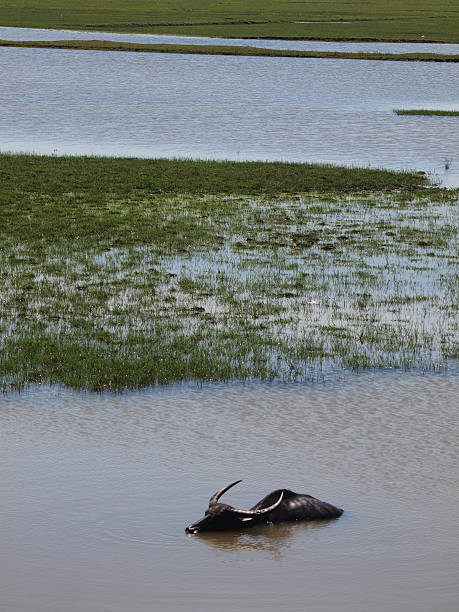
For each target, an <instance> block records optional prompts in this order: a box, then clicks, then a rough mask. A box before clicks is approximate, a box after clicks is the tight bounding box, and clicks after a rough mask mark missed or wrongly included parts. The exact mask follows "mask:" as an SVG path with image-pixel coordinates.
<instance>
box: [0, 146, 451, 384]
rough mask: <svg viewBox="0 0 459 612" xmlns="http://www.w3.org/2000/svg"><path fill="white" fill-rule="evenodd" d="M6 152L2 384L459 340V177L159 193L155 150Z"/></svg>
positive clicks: (212, 372)
mask: <svg viewBox="0 0 459 612" xmlns="http://www.w3.org/2000/svg"><path fill="white" fill-rule="evenodd" d="M1 159H2V161H3V163H2V164H0V169H1V172H2V177H4V178H5V177H6V178H9V180H6V181H2V186H1V189H0V220H1V223H0V228H1V229H0V281H1V282H0V287H1V289H0V348H1V352H0V380H1V384H2V386H3V388H4V389H9V388H16V387H19V388H20V387H22V386H23V385H24V384H28V383H31V382H53V383H63V384H66V385H69V386H72V387H74V388H85V389H95V390H102V389H113V390H120V389H124V388H136V387H142V386H148V385H153V384H157V383H168V382H173V381H180V380H189V379H198V380H217V379H218V380H227V379H232V378H254V377H255V378H260V379H273V378H277V379H282V380H304V379H311V378H317V377H320V376H323V375H324V374H326V373H327V372H331V371H333V370H336V369H338V370H339V369H341V368H348V367H352V368H367V367H416V368H439V367H446V364H447V363H448V360H449V359H450V358H452V357H453V356H454V355H455V354H456V351H457V339H456V337H455V333H456V327H455V325H456V323H455V321H456V316H457V306H456V305H457V295H456V292H457V285H456V282H455V278H456V277H455V274H456V270H457V252H456V249H455V244H456V240H457V228H456V223H455V214H457V197H458V194H457V192H453V191H446V190H424V191H416V190H412V191H406V190H405V191H398V190H395V191H393V192H387V193H384V192H378V193H372V194H367V193H365V192H360V193H359V192H357V191H355V192H354V193H352V194H347V195H346V194H345V193H342V194H339V193H336V192H335V193H329V194H326V193H322V194H320V193H317V192H310V193H302V194H298V193H296V194H285V195H281V194H278V195H275V194H270V195H267V194H265V195H262V194H255V195H242V194H241V193H239V195H225V193H224V192H223V193H216V194H205V193H201V194H196V193H195V194H193V193H188V194H180V193H164V192H163V193H161V191H160V190H155V189H154V188H153V187H154V173H152V175H147V174H145V181H144V182H143V183H142V182H141V181H139V180H138V178H139V176H140V175H142V173H143V172H144V171H145V168H146V167H148V165H147V166H145V164H146V161H147V160H102V161H101V164H102V166H99V165H98V163H97V162H94V165H91V161H92V160H91V159H88V160H86V161H84V160H82V159H75V160H72V159H70V158H62V159H60V158H54V162H55V165H54V166H53V171H54V172H55V173H56V176H54V175H53V172H52V171H49V172H47V171H45V169H44V168H46V167H47V166H46V164H47V163H49V164H51V163H52V160H51V159H50V158H45V159H44V160H43V159H40V158H36V157H33V156H2V157H1ZM15 161H16V162H18V161H19V162H20V163H16V164H15V163H13V162H15ZM73 162H75V164H76V167H73V166H72V164H73ZM111 163H112V164H113V165H114V167H115V168H122V167H123V164H124V163H125V164H126V166H127V167H129V168H130V170H129V171H128V168H127V167H126V168H124V171H125V172H124V174H123V173H122V172H121V173H120V174H119V175H117V176H118V179H119V182H118V183H117V181H116V180H111V178H113V176H114V175H115V173H114V172H113V169H112V172H113V176H111V174H110V172H108V176H105V175H104V174H103V173H99V171H100V169H101V167H105V168H106V169H108V168H109V167H110V164H111ZM162 163H164V164H166V162H165V160H163V161H162ZM170 163H171V165H172V166H173V165H174V164H175V163H176V162H174V161H171V162H170ZM41 164H44V165H41ZM104 164H105V166H104ZM136 164H137V166H136ZM202 165H203V167H205V164H204V163H202ZM243 166H245V164H241V169H242V167H243ZM288 166H289V165H288V164H286V165H285V171H286V172H288V171H289V170H288ZM210 167H211V168H214V166H213V164H210ZM76 168H78V169H79V170H84V168H86V170H87V172H86V175H85V173H84V172H79V171H77V172H75V174H72V172H71V170H73V171H74V170H76ZM133 168H136V170H135V171H134V170H133ZM150 168H154V165H152V166H150ZM277 171H278V174H279V175H281V174H282V172H281V167H280V166H277ZM242 174H243V173H242ZM96 177H99V178H100V184H97V181H96ZM126 177H127V178H126ZM284 178H285V177H284ZM59 179H60V180H59ZM129 180H132V183H129ZM162 180H165V179H164V177H163V179H162ZM149 181H150V182H149ZM133 185H136V186H137V188H134V187H133ZM110 187H111V188H110ZM182 187H183V185H182ZM223 187H224V182H223ZM223 187H222V184H221V183H220V182H218V185H215V190H216V191H218V188H223ZM260 191H262V189H261V187H260Z"/></svg>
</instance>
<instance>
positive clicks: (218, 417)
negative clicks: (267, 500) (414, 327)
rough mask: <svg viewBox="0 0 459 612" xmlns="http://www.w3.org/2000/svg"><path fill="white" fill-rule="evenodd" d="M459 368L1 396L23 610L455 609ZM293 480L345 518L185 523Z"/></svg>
mask: <svg viewBox="0 0 459 612" xmlns="http://www.w3.org/2000/svg"><path fill="white" fill-rule="evenodd" d="M458 382H459V381H458V378H457V376H453V375H435V374H429V375H420V374H415V373H411V374H407V373H400V372H383V373H376V374H371V373H369V374H360V375H357V374H349V375H343V377H342V379H341V380H340V381H337V382H335V383H320V384H315V385H258V384H257V385H256V384H248V385H224V384H221V385H215V386H208V387H206V386H204V387H190V386H186V387H175V388H164V389H158V390H153V391H148V392H142V393H132V394H126V395H93V394H84V393H82V394H78V393H74V392H70V391H66V390H53V389H38V390H33V391H30V392H27V393H24V394H22V395H16V394H11V395H7V396H2V397H0V442H1V443H0V465H1V467H2V496H1V497H0V541H1V542H2V546H1V548H0V592H1V593H2V598H1V599H2V604H3V606H4V609H5V610H8V612H29V611H30V612H32V611H33V612H41V611H43V612H44V611H46V612H81V610H85V611H89V612H99V611H107V610H110V611H111V612H112V611H116V610H119V611H120V612H121V610H122V611H123V612H134V611H135V612H143V611H147V610H170V611H172V610H174V611H175V610H179V609H186V610H191V611H193V610H199V611H203V610H204V611H206V610H211V609H212V610H221V611H233V610H234V611H235V610H262V609H263V610H267V611H269V610H278V609H279V607H280V606H282V608H285V609H289V610H293V611H298V612H299V611H302V610H304V609H305V605H306V603H305V602H307V607H308V609H311V610H314V611H317V612H320V611H327V612H328V611H332V610H333V611H335V610H336V611H338V610H352V611H357V612H359V611H362V612H363V611H365V612H366V611H367V610H372V611H375V612H377V611H379V610H381V611H383V610H384V611H386V610H388V609H392V610H404V611H411V610H413V611H416V612H419V611H426V612H427V611H429V612H430V611H431V610H433V609H435V610H438V611H442V612H447V611H448V612H449V611H451V612H452V611H453V610H456V609H457V607H456V605H457V597H458V594H459V593H458V586H457V579H456V572H455V568H456V567H457V561H458V554H457V546H456V541H455V534H456V519H455V516H456V514H457V508H458V501H459V500H458V489H457V475H458V473H459V472H458V460H457V453H456V452H455V430H456V428H457V420H458V419H457V410H456V407H457V393H458ZM237 478H244V479H245V481H244V482H243V483H242V484H240V485H238V486H237V487H235V488H234V489H232V490H231V491H230V492H228V493H227V494H226V495H225V498H226V501H228V502H229V503H232V504H233V505H236V506H238V507H248V506H251V505H252V504H254V503H255V502H256V501H258V500H259V499H261V497H263V496H264V495H265V494H266V493H267V492H268V491H270V490H272V489H274V488H277V487H289V488H292V489H293V490H297V491H299V492H309V493H311V494H313V495H315V496H317V497H319V498H321V499H324V500H326V501H329V502H331V503H335V504H336V505H339V506H342V507H343V508H344V509H345V513H344V515H343V516H342V517H341V518H340V519H339V520H337V521H332V522H329V523H323V524H294V525H288V524H287V525H280V526H271V527H270V526H267V527H263V528H257V529H256V530H252V531H250V530H249V531H247V532H246V533H227V534H208V535H207V536H205V537H197V536H186V535H185V533H184V527H185V526H186V525H187V524H189V523H190V522H191V521H193V520H195V519H197V518H199V517H200V516H201V514H202V512H203V510H204V509H205V507H206V505H207V500H208V499H209V497H210V495H211V494H212V493H214V492H215V491H216V490H217V489H218V488H220V487H222V486H224V485H225V484H227V483H229V482H232V481H233V480H236V479H237Z"/></svg>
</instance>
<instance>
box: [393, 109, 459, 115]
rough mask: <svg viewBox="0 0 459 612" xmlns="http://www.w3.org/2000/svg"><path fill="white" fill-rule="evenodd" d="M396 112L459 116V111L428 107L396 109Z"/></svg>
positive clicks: (399, 113)
mask: <svg viewBox="0 0 459 612" xmlns="http://www.w3.org/2000/svg"><path fill="white" fill-rule="evenodd" d="M394 113H396V114H397V115H426V116H428V117H430V116H437V115H438V116H439V117H459V111H450V110H428V109H423V108H419V109H412V110H404V109H397V108H396V109H394Z"/></svg>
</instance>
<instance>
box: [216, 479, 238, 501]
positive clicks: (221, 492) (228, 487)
mask: <svg viewBox="0 0 459 612" xmlns="http://www.w3.org/2000/svg"><path fill="white" fill-rule="evenodd" d="M240 482H242V480H236V482H232V483H231V484H230V485H228V486H226V487H223V489H220V491H217V492H216V493H215V495H212V497H211V498H210V500H209V506H211V505H212V504H216V503H217V502H218V500H219V499H220V497H221V496H222V495H223V493H226V492H227V491H228V489H231V487H234V485H237V484H239V483H240Z"/></svg>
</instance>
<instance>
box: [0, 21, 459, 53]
mask: <svg viewBox="0 0 459 612" xmlns="http://www.w3.org/2000/svg"><path fill="white" fill-rule="evenodd" d="M0 39H3V40H114V41H117V42H137V43H145V44H147V43H151V44H155V43H157V44H185V45H186V44H189V45H232V46H239V45H242V46H248V47H262V48H264V49H299V50H304V51H357V52H362V53H445V54H457V53H459V45H458V44H452V43H423V42H419V43H378V42H363V43H359V42H338V41H335V42H333V41H323V40H258V39H251V38H209V37H206V36H171V35H162V34H128V33H116V32H92V31H80V30H49V29H43V28H8V27H0Z"/></svg>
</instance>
